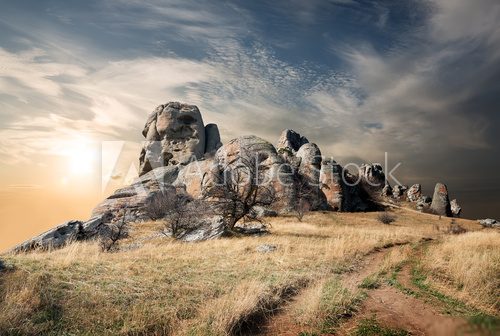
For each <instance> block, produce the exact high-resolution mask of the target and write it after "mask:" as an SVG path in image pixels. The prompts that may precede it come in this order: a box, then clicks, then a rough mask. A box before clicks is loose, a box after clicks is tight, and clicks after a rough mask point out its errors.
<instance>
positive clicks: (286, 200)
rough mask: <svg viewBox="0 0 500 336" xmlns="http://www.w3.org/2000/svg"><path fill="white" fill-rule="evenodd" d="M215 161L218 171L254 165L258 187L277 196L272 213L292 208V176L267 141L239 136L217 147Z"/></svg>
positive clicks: (293, 193) (252, 136) (255, 137)
mask: <svg viewBox="0 0 500 336" xmlns="http://www.w3.org/2000/svg"><path fill="white" fill-rule="evenodd" d="M214 160H215V164H216V165H217V166H218V167H219V169H220V170H221V171H223V170H227V169H229V170H234V169H235V168H237V167H238V166H240V167H241V166H248V165H251V166H253V165H255V164H256V165H257V167H258V171H259V173H258V175H259V179H260V180H261V182H259V184H260V185H261V187H262V188H268V189H270V190H272V191H273V193H274V194H275V196H276V202H275V203H274V204H273V205H272V209H273V210H276V211H278V212H279V213H283V212H289V211H291V209H292V208H293V201H294V196H295V192H294V187H293V183H294V180H293V177H292V174H291V173H292V172H291V171H290V170H289V168H290V167H289V166H288V165H284V164H283V163H284V161H283V158H282V157H281V156H279V155H278V153H277V151H276V149H275V148H274V146H273V145H272V144H271V143H269V142H268V141H266V140H263V139H261V138H259V137H257V136H254V135H248V136H241V137H239V138H236V139H233V140H231V141H229V142H228V143H226V144H224V145H223V146H222V147H220V148H219V149H218V150H217V152H216V153H215V158H214Z"/></svg>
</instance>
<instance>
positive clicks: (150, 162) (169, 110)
mask: <svg viewBox="0 0 500 336" xmlns="http://www.w3.org/2000/svg"><path fill="white" fill-rule="evenodd" d="M142 134H143V135H144V137H145V138H146V141H145V143H144V146H143V148H142V150H141V155H140V159H139V161H140V171H139V174H140V175H143V174H145V173H147V172H149V171H151V170H153V169H154V168H158V167H162V166H168V165H177V164H185V163H188V162H190V161H191V160H192V159H193V158H195V159H199V158H201V157H203V155H204V153H205V126H204V125H203V119H202V117H201V113H200V110H198V107H196V106H195V105H188V104H181V103H178V102H170V103H167V104H164V105H160V106H158V107H157V108H156V109H155V110H154V111H153V113H151V115H150V116H149V117H148V120H147V122H146V125H145V126H144V130H143V131H142Z"/></svg>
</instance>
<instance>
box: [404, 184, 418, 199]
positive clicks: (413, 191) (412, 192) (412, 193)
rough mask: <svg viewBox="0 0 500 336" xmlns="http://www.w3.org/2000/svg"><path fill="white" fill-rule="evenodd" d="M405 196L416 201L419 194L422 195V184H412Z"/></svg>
mask: <svg viewBox="0 0 500 336" xmlns="http://www.w3.org/2000/svg"><path fill="white" fill-rule="evenodd" d="M406 196H407V198H408V201H410V202H417V201H418V200H419V199H420V196H422V186H421V185H420V184H414V185H412V186H411V187H410V189H408V191H407V192H406Z"/></svg>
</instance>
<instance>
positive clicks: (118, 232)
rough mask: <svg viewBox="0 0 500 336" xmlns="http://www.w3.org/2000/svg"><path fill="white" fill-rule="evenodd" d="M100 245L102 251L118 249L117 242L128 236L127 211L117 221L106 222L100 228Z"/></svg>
mask: <svg viewBox="0 0 500 336" xmlns="http://www.w3.org/2000/svg"><path fill="white" fill-rule="evenodd" d="M98 234H99V246H100V248H101V250H102V251H104V252H110V251H113V250H115V249H116V245H117V242H118V241H119V240H120V239H122V238H125V237H127V236H128V225H127V223H126V213H125V214H124V215H123V217H122V219H121V220H120V221H118V222H115V223H109V224H104V225H102V226H101V227H100V228H99V233H98Z"/></svg>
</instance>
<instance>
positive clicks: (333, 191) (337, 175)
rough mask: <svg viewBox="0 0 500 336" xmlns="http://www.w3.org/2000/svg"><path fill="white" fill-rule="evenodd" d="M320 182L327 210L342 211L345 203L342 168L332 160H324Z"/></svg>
mask: <svg viewBox="0 0 500 336" xmlns="http://www.w3.org/2000/svg"><path fill="white" fill-rule="evenodd" d="M320 182H321V191H322V192H323V195H324V196H325V201H326V203H327V207H325V208H326V209H330V210H334V211H342V210H343V203H344V197H343V195H344V188H343V181H342V167H341V166H340V165H339V164H338V163H337V162H335V161H334V160H332V159H324V160H323V162H322V163H321V172H320Z"/></svg>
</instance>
